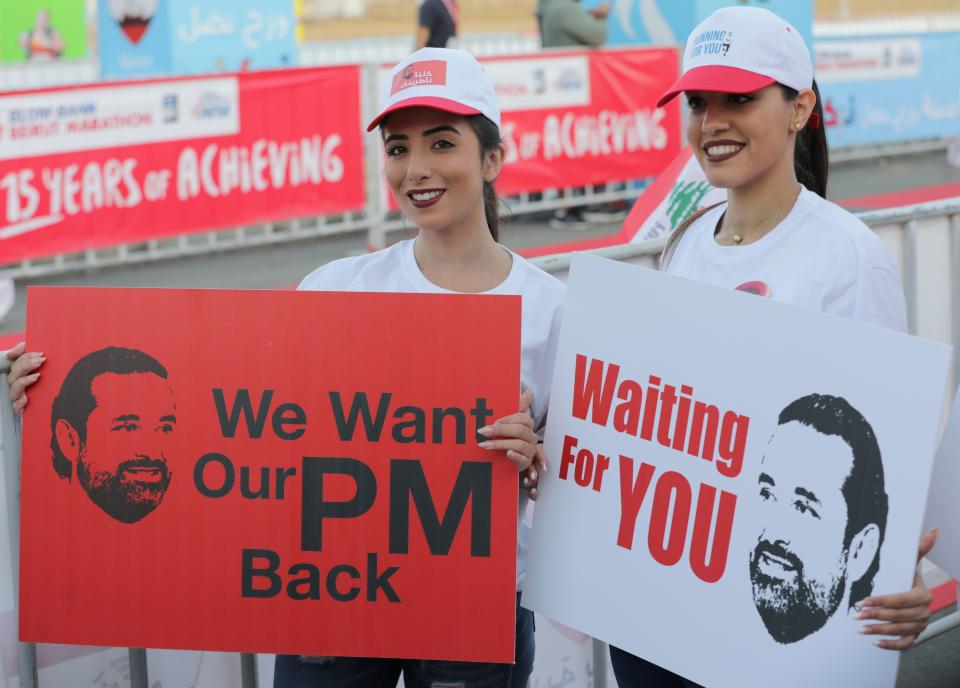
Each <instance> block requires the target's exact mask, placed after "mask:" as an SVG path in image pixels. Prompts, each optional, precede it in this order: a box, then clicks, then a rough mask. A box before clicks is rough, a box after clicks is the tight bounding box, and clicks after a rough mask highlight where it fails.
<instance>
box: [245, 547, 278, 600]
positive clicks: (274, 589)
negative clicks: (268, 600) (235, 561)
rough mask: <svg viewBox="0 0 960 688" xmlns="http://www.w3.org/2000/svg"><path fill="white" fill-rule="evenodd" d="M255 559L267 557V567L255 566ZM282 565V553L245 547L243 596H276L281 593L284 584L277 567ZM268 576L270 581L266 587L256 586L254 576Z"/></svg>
mask: <svg viewBox="0 0 960 688" xmlns="http://www.w3.org/2000/svg"><path fill="white" fill-rule="evenodd" d="M254 559H266V561H267V566H266V567H265V568H254ZM279 567H280V555H279V554H277V553H276V552H274V551H272V550H269V549H245V550H243V566H242V569H241V571H242V574H241V576H242V586H241V590H242V592H241V593H240V594H241V596H242V597H276V596H277V595H279V594H280V589H281V588H282V587H283V584H282V582H281V580H280V576H278V575H277V569H278V568H279ZM257 577H259V578H266V579H267V580H268V581H269V583H268V586H267V587H266V588H265V589H264V588H254V587H253V579H254V578H257Z"/></svg>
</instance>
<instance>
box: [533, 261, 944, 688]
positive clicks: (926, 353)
mask: <svg viewBox="0 0 960 688" xmlns="http://www.w3.org/2000/svg"><path fill="white" fill-rule="evenodd" d="M746 286H748V285H745V287H746ZM757 291H758V290H754V292H755V293H756V292H757ZM755 293H744V292H743V291H738V290H728V289H720V288H717V287H713V286H709V285H704V284H699V283H697V282H693V281H690V280H685V279H680V278H676V277H673V276H670V275H666V274H663V273H659V272H655V271H652V270H647V269H644V268H640V267H637V266H630V265H626V264H623V263H617V262H614V261H607V260H603V259H601V258H596V257H592V256H586V255H582V254H580V255H575V256H574V258H573V264H572V267H571V272H570V278H569V281H568V292H567V294H568V298H567V307H566V310H565V312H564V322H563V329H562V331H561V335H560V343H559V348H558V353H557V366H556V369H555V375H554V382H553V389H552V392H551V397H550V420H549V423H548V427H547V433H546V437H545V445H544V450H545V453H546V455H547V457H548V459H549V460H550V462H551V465H552V467H553V469H552V470H551V471H549V472H548V473H547V474H546V475H545V476H544V477H543V478H542V479H541V487H540V497H539V499H538V501H537V507H536V512H535V516H534V524H533V537H532V541H531V546H530V560H529V569H528V574H527V580H526V586H525V589H524V598H523V603H524V605H525V606H527V607H529V608H532V609H534V610H535V611H537V612H538V613H540V614H543V615H544V616H547V617H549V618H552V619H554V620H556V621H558V622H560V623H563V624H566V625H568V626H571V627H573V628H576V629H578V630H581V631H583V632H585V633H588V634H590V635H592V636H594V637H597V638H600V639H602V640H605V641H607V642H609V643H611V644H613V645H616V646H617V647H620V648H623V649H625V650H627V651H629V652H631V653H633V654H636V655H639V656H641V657H644V658H645V659H648V660H650V661H652V662H654V663H656V664H658V665H660V666H663V667H665V668H667V669H669V670H671V671H674V672H678V673H680V674H681V675H683V676H684V677H686V678H688V679H690V680H693V681H695V682H697V683H699V684H702V685H707V686H710V687H711V688H741V687H742V686H748V685H756V682H757V679H756V677H757V676H776V677H777V678H776V684H777V685H778V686H784V687H785V688H793V687H797V688H799V687H801V686H811V685H830V686H847V685H850V686H853V685H857V686H873V687H876V688H892V687H893V686H894V683H895V677H896V671H897V659H898V655H897V653H895V652H890V651H886V650H882V649H880V648H878V647H877V646H875V645H874V643H873V640H874V639H875V638H876V636H874V637H871V636H869V635H861V634H859V633H858V630H859V629H860V628H861V627H862V626H863V625H864V623H865V622H863V621H858V620H857V612H858V610H857V609H856V607H855V606H854V605H856V604H857V603H859V602H860V601H861V600H863V599H864V598H865V597H867V596H869V595H870V594H884V593H893V592H900V591H902V590H908V589H909V588H910V587H911V585H912V580H913V573H914V567H915V564H916V555H917V542H918V539H919V535H920V527H921V522H922V519H923V503H924V499H925V497H926V492H927V487H928V482H929V479H930V469H931V463H932V459H933V454H934V451H935V449H936V438H937V429H938V428H937V426H938V420H939V418H940V409H941V404H942V402H943V393H944V382H945V380H946V379H947V371H948V365H949V357H950V352H951V349H950V347H947V346H944V345H942V344H938V343H933V342H928V341H925V340H921V339H917V338H914V337H910V336H908V335H905V334H902V333H898V332H894V331H890V330H885V329H881V328H878V327H875V326H872V325H866V324H863V323H858V322H855V321H852V320H848V319H844V318H837V317H834V316H830V315H825V314H821V313H816V312H812V311H809V310H805V309H801V308H797V307H794V306H789V305H786V304H781V303H777V302H774V301H771V300H769V299H766V298H762V297H758V296H756V295H755ZM644 294H657V295H658V298H656V299H644V298H640V296H641V295H644ZM624 299H629V301H630V317H626V318H625V317H623V313H622V309H618V308H617V307H616V306H615V305H614V304H619V303H622V302H623V301H624ZM597 333H603V336H602V337H601V336H597Z"/></svg>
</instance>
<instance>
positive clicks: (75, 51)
mask: <svg viewBox="0 0 960 688" xmlns="http://www.w3.org/2000/svg"><path fill="white" fill-rule="evenodd" d="M86 56H87V22H86V14H85V7H84V3H83V2H82V1H80V0H0V63H4V62H52V61H55V60H76V59H80V58H83V57H86Z"/></svg>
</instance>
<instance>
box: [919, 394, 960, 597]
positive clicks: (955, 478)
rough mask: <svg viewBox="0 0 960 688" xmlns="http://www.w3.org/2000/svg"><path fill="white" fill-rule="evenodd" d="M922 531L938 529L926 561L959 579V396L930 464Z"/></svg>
mask: <svg viewBox="0 0 960 688" xmlns="http://www.w3.org/2000/svg"><path fill="white" fill-rule="evenodd" d="M923 527H924V529H925V530H929V529H931V528H939V529H940V536H939V537H938V538H937V544H936V545H935V546H934V548H933V551H931V552H930V556H929V557H928V558H929V559H930V560H931V561H933V563H935V564H936V565H937V566H939V567H940V568H942V569H943V570H944V571H946V572H947V573H949V574H950V575H951V576H953V577H954V578H957V579H960V393H958V394H957V398H956V399H954V401H953V409H952V410H951V411H950V418H949V419H948V420H947V427H946V428H945V429H944V431H943V437H942V438H940V449H938V450H937V458H936V460H935V461H934V463H933V477H932V478H931V479H930V496H929V497H928V498H927V515H926V518H925V519H924V526H923Z"/></svg>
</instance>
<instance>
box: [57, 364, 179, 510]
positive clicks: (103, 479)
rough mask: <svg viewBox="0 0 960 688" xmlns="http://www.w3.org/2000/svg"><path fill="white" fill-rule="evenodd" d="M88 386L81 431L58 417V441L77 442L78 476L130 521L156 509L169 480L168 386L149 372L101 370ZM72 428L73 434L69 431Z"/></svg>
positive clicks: (172, 422)
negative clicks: (89, 402)
mask: <svg viewBox="0 0 960 688" xmlns="http://www.w3.org/2000/svg"><path fill="white" fill-rule="evenodd" d="M90 391H91V393H92V394H93V397H94V399H95V400H96V406H95V407H94V409H93V410H92V411H91V412H90V415H89V416H88V417H87V421H86V436H85V437H84V439H82V440H79V441H78V437H79V435H78V434H77V432H76V429H74V428H72V426H70V424H69V423H68V422H67V421H60V425H58V428H57V433H58V439H59V441H60V445H61V446H62V447H63V446H74V447H76V448H77V451H76V455H75V463H76V471H77V479H78V481H79V482H80V484H81V485H82V486H83V488H84V489H85V490H86V491H87V494H88V495H89V496H90V499H91V500H92V501H93V502H94V503H95V504H96V505H97V506H99V507H100V508H101V509H103V510H104V511H105V512H107V514H109V515H110V516H112V517H113V518H115V519H117V520H119V521H122V522H124V523H134V522H136V521H139V520H140V519H141V518H143V517H144V516H146V515H147V514H149V513H150V512H152V511H153V510H154V509H156V508H157V507H158V506H159V505H160V503H161V502H162V501H163V497H164V495H165V494H166V491H167V488H168V487H169V486H170V478H171V471H170V469H169V467H168V466H167V454H168V446H169V443H170V435H171V433H172V432H173V430H174V428H175V427H176V422H177V420H176V408H175V405H174V402H173V395H172V393H171V391H170V386H169V384H168V383H167V381H166V380H165V379H163V378H162V377H160V376H159V375H155V374H153V373H133V374H123V375H121V374H117V373H104V374H102V375H98V376H97V377H96V378H94V379H93V381H92V383H91V385H90ZM71 433H72V434H71Z"/></svg>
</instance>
